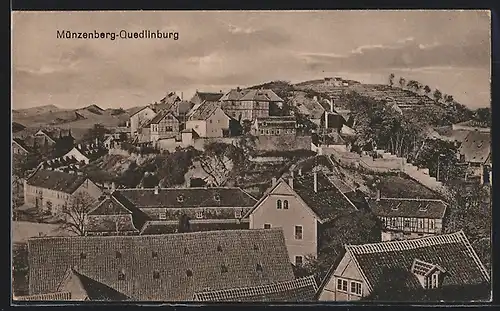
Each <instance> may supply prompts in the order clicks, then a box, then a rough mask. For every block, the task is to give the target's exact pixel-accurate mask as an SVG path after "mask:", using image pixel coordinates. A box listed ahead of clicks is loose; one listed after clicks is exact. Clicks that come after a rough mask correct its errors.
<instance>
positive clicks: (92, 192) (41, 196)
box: [24, 169, 102, 214]
mask: <svg viewBox="0 0 500 311" xmlns="http://www.w3.org/2000/svg"><path fill="white" fill-rule="evenodd" d="M77 193H86V194H87V195H89V196H90V197H91V198H94V199H97V198H99V197H100V196H101V194H102V191H101V189H100V188H99V187H98V186H97V185H96V184H95V183H94V182H93V181H92V180H90V179H89V178H88V177H87V176H85V175H83V174H70V173H65V172H59V171H53V170H45V169H38V170H37V171H36V172H34V173H33V174H32V175H30V176H29V177H28V178H26V179H25V180H24V203H25V204H27V205H31V206H35V207H36V208H38V209H40V210H41V211H46V212H50V213H51V214H58V213H60V212H61V210H62V208H63V207H64V206H66V205H67V204H68V202H69V200H70V199H71V197H73V196H74V195H76V194H77Z"/></svg>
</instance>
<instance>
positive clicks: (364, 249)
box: [345, 230, 465, 254]
mask: <svg viewBox="0 0 500 311" xmlns="http://www.w3.org/2000/svg"><path fill="white" fill-rule="evenodd" d="M464 237H465V234H464V233H463V230H460V231H457V232H454V233H448V234H440V235H435V236H428V237H423V238H417V239H411V240H400V241H386V242H377V243H367V244H358V245H351V244H346V245H345V247H346V249H347V250H349V251H351V252H352V253H353V254H366V253H378V252H388V251H399V250H407V249H415V248H420V247H426V246H432V245H439V244H447V243H453V242H464V240H463V238H464Z"/></svg>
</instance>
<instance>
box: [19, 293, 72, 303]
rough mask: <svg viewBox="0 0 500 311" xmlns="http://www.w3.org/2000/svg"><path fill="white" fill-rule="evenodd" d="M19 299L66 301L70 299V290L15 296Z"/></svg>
mask: <svg viewBox="0 0 500 311" xmlns="http://www.w3.org/2000/svg"><path fill="white" fill-rule="evenodd" d="M15 300H19V301H66V300H71V292H55V293H47V294H40V295H30V296H19V297H15V298H14V301H15Z"/></svg>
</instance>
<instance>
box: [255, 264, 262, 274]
mask: <svg viewBox="0 0 500 311" xmlns="http://www.w3.org/2000/svg"><path fill="white" fill-rule="evenodd" d="M255 270H257V272H262V265H261V264H260V263H258V264H257V266H256V267H255Z"/></svg>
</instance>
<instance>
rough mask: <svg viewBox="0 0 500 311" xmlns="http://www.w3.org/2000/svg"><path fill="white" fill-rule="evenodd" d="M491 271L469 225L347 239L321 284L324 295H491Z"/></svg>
mask: <svg viewBox="0 0 500 311" xmlns="http://www.w3.org/2000/svg"><path fill="white" fill-rule="evenodd" d="M489 283H490V274H489V273H488V272H487V270H486V269H485V267H484V266H483V264H482V262H481V260H480V259H479V257H478V256H477V254H476V252H475V251H474V249H473V248H472V246H471V245H470V243H469V241H468V239H467V237H466V236H465V234H464V233H463V231H459V232H456V233H452V234H443V235H436V236H429V237H424V238H418V239H413V240H404V241H389V242H381V243H373V244H361V245H346V246H345V254H344V255H343V257H342V259H341V260H340V262H339V263H337V264H334V265H333V266H332V267H331V268H330V271H329V272H328V274H327V276H326V277H325V279H324V281H323V283H322V284H321V285H320V287H319V291H318V298H319V300H320V301H352V300H360V299H364V300H381V301H397V302H401V301H426V300H427V301H447V300H448V301H461V300H464V301H467V300H468V301H470V300H476V299H488V297H489V295H490V293H491V286H490V284H489Z"/></svg>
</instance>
